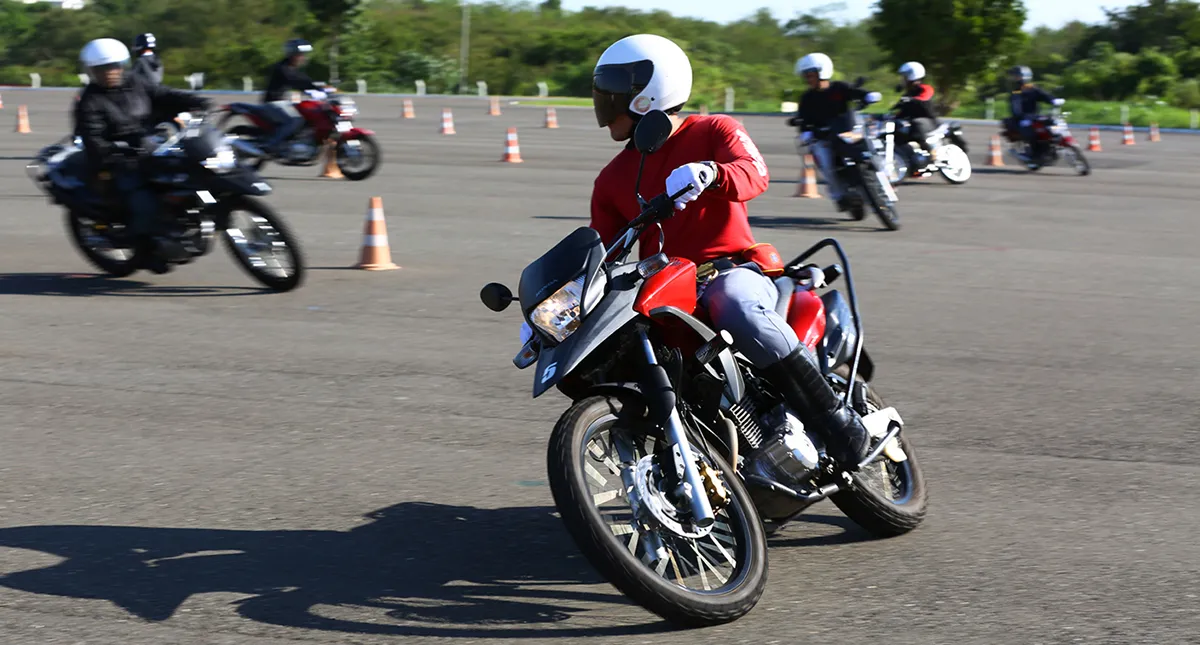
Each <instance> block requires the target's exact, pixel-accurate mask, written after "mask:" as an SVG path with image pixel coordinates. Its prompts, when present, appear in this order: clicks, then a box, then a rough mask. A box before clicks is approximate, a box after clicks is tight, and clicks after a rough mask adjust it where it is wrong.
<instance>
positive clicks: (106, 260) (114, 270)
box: [66, 210, 142, 278]
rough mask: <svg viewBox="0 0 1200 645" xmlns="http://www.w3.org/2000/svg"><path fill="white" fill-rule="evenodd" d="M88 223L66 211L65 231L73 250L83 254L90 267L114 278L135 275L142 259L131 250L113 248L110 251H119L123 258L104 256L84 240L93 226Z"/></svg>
mask: <svg viewBox="0 0 1200 645" xmlns="http://www.w3.org/2000/svg"><path fill="white" fill-rule="evenodd" d="M89 222H92V220H91V219H90V218H87V217H84V216H82V215H80V214H79V213H77V212H75V211H72V210H68V211H67V217H66V224H67V231H68V232H69V233H70V234H71V241H72V242H73V243H74V244H75V248H77V249H79V252H80V253H83V257H85V258H87V261H88V262H89V263H91V264H92V266H94V267H96V268H97V269H100V270H101V271H103V272H105V273H107V274H108V275H110V276H112V277H114V278H125V277H128V276H131V275H133V274H134V273H136V272H137V270H138V269H139V268H140V267H141V260H142V259H141V258H140V257H138V255H137V254H136V253H135V252H134V250H133V248H132V247H118V246H113V247H112V251H120V252H121V254H122V255H123V256H124V257H120V258H118V257H113V256H109V255H106V254H104V253H103V252H102V251H101V249H99V248H97V247H96V246H95V245H93V244H91V243H89V241H88V240H87V239H86V238H85V229H91V228H92V226H93V224H94V223H93V224H89ZM98 235H99V234H98ZM101 237H103V239H104V240H105V241H107V242H109V243H111V242H112V238H110V237H108V236H106V235H101Z"/></svg>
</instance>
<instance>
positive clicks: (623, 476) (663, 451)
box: [480, 111, 926, 627]
mask: <svg viewBox="0 0 1200 645" xmlns="http://www.w3.org/2000/svg"><path fill="white" fill-rule="evenodd" d="M670 134H671V122H670V119H669V118H668V117H667V116H666V114H664V113H663V112H660V111H652V112H650V113H648V114H647V115H646V116H644V117H643V118H642V119H641V120H640V121H639V123H638V125H637V129H636V130H635V133H634V144H635V146H636V147H637V149H638V150H639V151H640V152H641V153H642V154H643V157H642V160H643V163H644V161H645V155H647V154H650V153H653V152H654V151H656V150H658V149H659V148H660V147H661V146H662V144H663V143H664V142H665V141H666V140H667V138H668V137H669V136H670ZM638 175H639V180H640V175H641V172H640V170H639V173H638ZM639 183H640V181H639V182H638V183H635V184H634V185H635V186H636V185H639ZM690 188H691V186H688V187H687V188H685V189H684V190H682V191H680V192H679V193H677V194H676V195H668V194H666V193H663V194H660V195H658V196H657V197H655V198H653V199H651V200H649V201H645V200H643V199H642V197H641V196H640V195H639V196H638V201H639V203H641V204H642V212H641V214H640V215H639V216H638V217H637V218H636V219H634V220H633V221H632V222H631V223H630V224H629V226H628V227H626V229H625V231H624V232H623V233H622V234H621V235H619V236H618V237H617V240H616V241H615V242H614V243H613V246H612V247H610V248H608V249H606V248H605V247H604V245H603V243H602V242H601V239H600V235H599V234H598V233H597V232H596V231H595V230H593V229H591V228H586V227H584V228H579V229H577V230H576V231H574V232H573V233H571V234H570V235H568V236H567V237H566V238H565V239H563V240H562V241H561V242H559V243H558V244H557V245H556V246H555V247H554V248H552V249H550V250H549V251H548V252H546V253H545V254H544V255H543V256H542V257H540V258H538V259H537V260H535V261H534V262H533V263H532V264H530V265H529V266H527V267H526V268H525V270H524V271H523V272H522V273H521V280H520V286H519V289H518V291H519V294H520V297H519V298H517V297H514V296H513V294H512V291H511V290H509V289H508V288H507V287H505V286H504V285H501V284H497V283H492V284H489V285H487V286H485V287H484V288H483V290H482V292H481V293H480V297H481V299H482V300H483V302H484V304H485V305H487V306H488V307H489V308H490V309H492V310H494V311H503V310H504V309H505V308H507V307H508V306H509V305H510V304H511V303H512V302H519V304H520V309H521V314H522V317H523V318H524V319H525V322H526V323H527V324H528V325H529V327H530V328H531V330H532V332H533V336H532V337H531V338H530V339H529V340H528V341H527V342H526V343H525V345H524V346H523V347H522V348H521V350H520V351H519V352H518V353H517V355H516V357H515V358H514V359H513V363H514V365H516V367H518V368H519V369H525V368H527V367H530V366H532V365H534V363H536V364H537V367H536V369H535V376H534V381H533V396H534V397H535V398H536V397H537V396H540V395H541V394H543V393H545V392H546V391H548V390H549V389H550V388H554V387H557V388H558V390H559V391H560V392H562V393H563V394H565V395H566V396H567V397H569V398H570V399H571V401H572V404H571V407H570V408H568V409H567V411H566V412H564V413H563V415H562V416H561V417H560V418H559V420H558V423H557V424H556V425H555V427H554V431H553V433H552V434H551V437H550V445H549V448H548V451H547V470H548V474H549V480H550V489H551V492H552V493H553V495H554V502H555V506H556V507H557V509H558V511H559V513H560V515H561V517H562V520H563V523H564V524H565V525H566V528H567V530H568V531H569V533H570V534H571V536H572V538H573V539H574V541H575V543H576V545H577V546H578V547H579V549H580V550H581V551H582V552H583V553H584V555H585V556H586V557H587V558H588V561H589V562H590V563H591V564H592V566H594V567H595V568H596V569H597V570H598V571H600V572H601V573H602V574H603V575H604V576H605V577H606V578H607V579H608V581H609V582H610V583H612V584H613V585H614V586H615V587H617V588H618V589H619V590H621V591H622V592H623V593H625V594H626V595H627V596H628V597H630V598H631V599H633V600H634V601H636V602H637V603H638V604H640V605H642V606H643V607H645V608H646V609H648V610H650V611H652V612H654V613H656V614H658V615H660V616H662V617H663V618H665V619H667V620H668V621H670V622H672V623H674V624H676V625H679V626H688V627H697V626H705V625H714V624H720V623H727V622H730V621H733V620H736V619H738V618H740V617H741V616H743V615H745V614H746V613H748V612H749V611H750V610H751V609H753V607H754V606H755V604H756V603H757V602H758V599H759V598H760V597H761V595H762V593H763V590H764V588H765V586H766V576H767V553H766V547H767V544H766V531H765V527H764V519H765V520H767V521H770V522H771V523H772V524H773V525H774V526H782V525H783V524H785V523H787V522H788V521H790V520H791V519H793V518H795V517H796V516H798V515H799V514H800V513H801V512H803V511H804V510H805V509H807V508H808V507H810V506H811V505H813V504H815V503H817V502H819V501H821V500H823V499H826V498H831V499H832V500H833V502H834V503H835V504H837V505H838V507H839V508H841V509H842V511H843V512H844V513H846V515H847V516H848V517H850V518H852V519H853V520H854V521H855V522H857V523H858V524H859V525H861V526H863V527H864V528H865V529H866V530H868V531H870V532H871V533H873V534H874V535H877V536H881V537H884V536H894V535H899V534H902V533H906V532H908V531H911V530H912V529H913V528H915V527H916V526H917V525H918V524H920V522H921V521H922V519H923V517H924V515H925V504H926V496H925V484H924V477H923V475H922V473H921V469H920V467H919V465H918V464H917V462H916V458H915V455H914V454H913V450H912V444H911V443H910V442H909V441H908V439H907V438H906V437H905V436H904V435H902V434H901V429H902V427H903V421H902V420H901V418H900V415H899V414H898V413H897V412H896V410H895V409H894V408H891V407H888V406H887V405H886V404H885V403H884V402H883V400H882V399H881V398H880V397H879V395H878V394H877V393H876V392H875V391H874V389H873V387H872V386H870V385H869V384H868V383H869V381H870V380H871V377H872V375H873V373H874V365H873V363H872V362H871V360H870V357H869V356H868V355H867V353H866V351H865V350H864V349H863V330H862V325H861V322H860V317H859V314H858V306H857V302H856V300H855V295H854V284H853V280H852V278H851V275H850V271H849V262H848V260H847V259H846V256H845V253H844V252H843V251H842V248H841V246H840V245H839V244H838V243H837V242H836V241H835V240H833V239H826V240H823V241H821V242H819V243H818V244H816V245H814V246H813V247H812V248H810V249H809V250H807V251H805V252H804V253H802V254H801V255H800V256H799V257H797V258H796V259H795V260H793V261H792V262H791V263H789V264H788V265H787V266H786V269H785V273H784V275H783V276H781V277H780V278H779V279H777V280H776V281H775V285H776V288H777V289H778V290H779V304H778V310H779V311H780V312H781V314H782V315H784V317H785V318H786V319H787V320H788V321H789V324H790V325H791V326H792V327H793V328H797V329H799V332H798V336H799V337H800V338H802V339H806V341H805V342H806V344H807V345H809V346H810V348H811V349H812V350H813V351H814V353H815V355H816V356H817V357H819V360H818V362H819V364H820V366H821V369H822V372H823V373H824V374H825V377H826V379H827V381H828V383H829V384H830V385H831V386H832V387H833V388H834V390H835V391H836V392H838V393H839V394H840V395H841V396H842V397H844V401H845V402H846V403H847V404H848V405H852V406H854V407H855V409H857V410H858V411H859V412H860V413H861V414H862V415H863V421H864V425H866V427H867V429H868V431H869V432H870V434H871V436H872V437H873V442H872V449H871V451H870V454H869V455H868V456H867V458H866V459H864V460H863V461H862V463H861V464H859V465H858V466H859V469H858V470H857V471H855V472H854V473H853V474H851V473H849V472H847V470H846V469H845V468H842V467H841V466H839V465H837V463H836V462H834V461H833V460H831V459H830V458H829V457H828V456H827V455H826V454H825V449H824V445H823V443H822V441H821V438H820V437H821V434H820V433H819V432H817V431H816V429H814V428H811V427H806V426H805V423H804V421H803V420H801V419H799V418H798V417H797V414H796V413H795V412H794V411H792V410H791V409H790V408H789V406H788V405H787V403H786V402H785V399H784V397H783V395H782V394H781V393H780V392H779V391H778V390H777V389H775V387H774V386H772V385H771V383H769V382H768V381H767V380H766V378H765V377H764V375H763V373H762V372H761V371H760V370H759V369H758V368H756V367H755V366H754V365H753V364H751V363H750V362H749V361H748V360H747V359H746V358H745V357H744V356H742V355H741V354H740V353H739V352H737V351H735V350H734V349H733V348H732V347H731V342H732V339H731V337H730V335H729V333H728V332H725V331H722V332H720V333H717V332H715V331H714V330H713V329H712V327H711V326H710V325H709V324H707V323H706V322H705V314H704V312H703V311H702V308H701V307H699V306H698V303H699V298H698V295H697V291H698V286H697V285H698V276H708V277H711V273H710V272H709V271H707V270H705V269H704V268H701V269H700V270H698V267H697V266H696V265H695V264H694V263H692V262H690V261H688V260H685V259H681V258H669V257H667V256H666V255H664V254H661V253H659V254H657V255H655V256H652V257H650V258H647V259H645V260H642V261H640V262H634V261H627V260H626V258H627V257H628V256H629V253H630V251H631V250H632V248H633V246H634V244H635V243H636V242H637V240H638V239H640V236H641V233H642V232H643V231H644V230H645V229H646V228H647V227H649V226H655V225H656V224H657V223H658V222H661V221H663V220H665V219H667V218H669V217H671V216H672V215H673V214H674V212H675V209H674V200H675V199H676V198H678V197H679V196H680V195H683V194H684V193H685V192H687V191H688V190H689V189H690ZM659 232H660V236H661V234H662V229H661V228H660V229H659ZM829 247H832V248H834V249H835V250H836V252H837V254H838V255H839V257H840V258H841V261H842V263H843V265H844V266H845V267H846V268H845V270H844V275H845V278H846V283H847V288H848V290H849V294H850V298H849V302H847V300H846V298H844V297H843V296H842V294H841V293H840V292H838V291H836V290H829V291H828V292H826V293H825V294H824V295H823V296H820V297H818V296H817V295H816V294H815V293H814V292H815V291H816V289H818V288H820V287H821V286H822V285H823V284H825V282H826V281H834V280H836V279H837V278H839V277H841V276H842V275H843V269H842V267H841V266H839V265H836V264H835V265H832V266H830V267H827V268H825V269H820V268H818V267H817V266H816V265H813V264H805V262H806V261H807V259H808V258H809V257H811V256H813V255H815V254H816V253H817V252H818V251H820V250H822V249H825V248H829Z"/></svg>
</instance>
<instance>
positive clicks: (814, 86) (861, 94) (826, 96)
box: [788, 52, 881, 212]
mask: <svg viewBox="0 0 1200 645" xmlns="http://www.w3.org/2000/svg"><path fill="white" fill-rule="evenodd" d="M796 75H797V76H800V77H802V78H804V80H805V81H806V82H807V83H808V87H809V89H808V91H806V92H805V93H804V94H803V95H802V96H801V97H800V109H799V110H798V111H797V112H796V116H794V117H792V119H791V120H790V121H789V122H788V123H789V124H790V125H792V126H799V127H800V141H801V143H802V144H804V145H807V146H808V147H809V149H810V150H812V155H813V159H815V160H816V162H817V168H818V169H820V171H821V176H822V177H824V178H825V184H826V185H827V186H828V187H829V197H830V199H832V200H833V201H834V202H835V203H837V207H838V211H840V212H845V211H846V210H847V209H848V208H850V202H849V199H848V197H847V195H846V194H845V192H844V189H843V188H842V185H841V182H839V181H838V178H837V173H836V172H835V167H834V158H833V146H832V144H831V143H830V142H829V141H827V140H825V139H823V138H821V137H818V136H817V133H818V132H819V131H820V130H822V129H823V128H828V127H831V126H832V125H834V124H835V123H837V122H844V121H845V120H846V119H847V118H852V117H853V114H854V108H853V105H852V104H851V101H864V102H866V103H877V102H879V100H880V98H881V95H880V94H879V92H868V91H866V90H864V89H862V88H859V87H852V86H850V85H849V84H847V83H844V82H842V81H833V80H831V79H832V78H833V60H832V59H830V58H829V57H828V56H826V55H825V54H822V53H820V52H814V53H812V54H809V55H807V56H805V57H803V58H801V59H800V60H798V61H796ZM850 123H852V121H850Z"/></svg>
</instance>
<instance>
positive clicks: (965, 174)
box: [938, 143, 971, 184]
mask: <svg viewBox="0 0 1200 645" xmlns="http://www.w3.org/2000/svg"><path fill="white" fill-rule="evenodd" d="M938 155H939V156H940V157H941V159H940V160H939V161H940V162H941V163H939V164H938V171H939V172H941V173H942V178H944V179H945V180H946V181H948V182H950V183H952V184H964V183H966V182H967V180H968V179H970V178H971V158H970V157H968V156H967V153H965V152H963V149H962V148H960V147H958V145H957V144H954V143H948V144H946V145H944V146H942V149H941V150H940V151H939V152H938Z"/></svg>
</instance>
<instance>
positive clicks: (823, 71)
mask: <svg viewBox="0 0 1200 645" xmlns="http://www.w3.org/2000/svg"><path fill="white" fill-rule="evenodd" d="M809 72H816V73H817V77H818V78H820V79H821V80H822V81H828V80H829V79H831V78H833V59H831V58H829V57H828V56H826V55H825V54H822V53H819V52H818V53H813V54H809V55H808V56H805V57H804V58H801V59H800V60H798V61H796V76H804V75H805V74H807V73H809Z"/></svg>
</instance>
